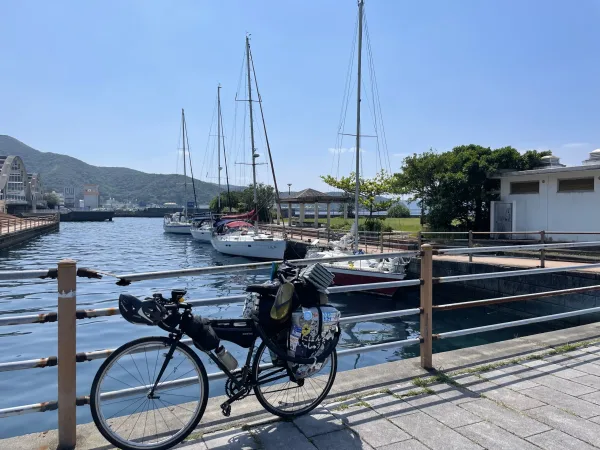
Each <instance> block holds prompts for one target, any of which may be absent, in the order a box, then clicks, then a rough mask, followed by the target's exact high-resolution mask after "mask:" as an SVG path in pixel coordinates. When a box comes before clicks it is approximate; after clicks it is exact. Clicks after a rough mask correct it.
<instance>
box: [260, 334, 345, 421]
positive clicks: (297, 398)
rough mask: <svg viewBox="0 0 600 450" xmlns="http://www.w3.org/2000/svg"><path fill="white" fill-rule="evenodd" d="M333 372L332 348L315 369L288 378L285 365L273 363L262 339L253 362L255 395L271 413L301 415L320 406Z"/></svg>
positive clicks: (335, 370) (327, 391) (333, 358)
mask: <svg viewBox="0 0 600 450" xmlns="http://www.w3.org/2000/svg"><path fill="white" fill-rule="evenodd" d="M282 364H284V365H285V364H287V363H285V362H284V363H282ZM336 373H337V353H336V351H335V349H334V350H333V352H331V356H329V358H327V359H326V360H325V362H324V363H323V366H322V367H321V369H320V370H319V371H318V372H316V373H313V374H312V375H310V376H308V377H306V378H303V379H301V380H299V381H292V380H290V378H289V376H288V375H287V371H286V368H285V366H282V365H275V366H273V361H272V359H271V354H270V352H269V348H268V347H267V346H266V345H265V343H264V342H261V343H260V345H259V347H258V349H257V350H256V355H255V356H254V362H253V363H252V376H253V380H254V382H255V383H256V385H255V386H254V393H255V394H256V399H257V400H258V401H259V403H260V404H261V405H262V406H263V407H264V408H265V409H266V410H267V411H269V412H270V413H271V414H275V415H276V416H279V417H284V418H290V417H297V416H301V415H303V414H306V413H308V412H310V411H312V410H313V409H315V408H316V407H317V406H319V404H320V403H321V402H322V401H323V400H324V399H325V397H327V394H329V391H330V390H331V387H332V386H333V382H334V381H335V375H336Z"/></svg>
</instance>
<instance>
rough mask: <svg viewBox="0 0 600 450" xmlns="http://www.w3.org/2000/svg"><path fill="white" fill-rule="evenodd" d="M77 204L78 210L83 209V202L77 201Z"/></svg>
mask: <svg viewBox="0 0 600 450" xmlns="http://www.w3.org/2000/svg"><path fill="white" fill-rule="evenodd" d="M77 203H78V205H79V207H80V208H83V207H84V203H83V200H79V201H78V202H77Z"/></svg>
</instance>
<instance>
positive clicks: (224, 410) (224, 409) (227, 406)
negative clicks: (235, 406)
mask: <svg viewBox="0 0 600 450" xmlns="http://www.w3.org/2000/svg"><path fill="white" fill-rule="evenodd" d="M221 412H222V413H223V415H224V416H225V417H229V416H230V415H231V405H230V404H228V403H223V404H222V405H221Z"/></svg>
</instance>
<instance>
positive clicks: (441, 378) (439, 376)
mask: <svg viewBox="0 0 600 450" xmlns="http://www.w3.org/2000/svg"><path fill="white" fill-rule="evenodd" d="M432 378H433V380H434V382H438V383H446V384H449V385H451V386H457V385H458V383H457V382H456V381H454V380H453V379H452V378H450V376H449V375H448V374H447V373H446V372H441V371H440V372H436V374H435V375H434V376H433V377H432ZM430 384H431V383H430Z"/></svg>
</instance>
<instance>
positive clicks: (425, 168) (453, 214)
mask: <svg viewBox="0 0 600 450" xmlns="http://www.w3.org/2000/svg"><path fill="white" fill-rule="evenodd" d="M549 154H551V152H538V151H533V150H532V151H528V152H526V153H524V154H520V153H519V152H518V151H517V150H516V149H514V148H512V147H503V148H499V149H495V150H492V149H490V148H489V147H481V146H479V145H462V146H459V147H455V148H453V149H452V150H451V151H448V152H443V153H435V152H433V151H431V150H430V151H428V152H425V153H423V154H421V155H417V154H413V155H412V156H409V157H407V158H405V160H404V162H403V165H402V171H401V172H400V173H399V174H396V175H395V188H394V192H395V193H396V194H408V195H410V196H411V199H410V201H417V202H418V203H419V205H420V206H421V208H422V211H424V210H427V223H428V224H429V226H430V227H431V228H432V229H434V230H437V231H441V230H448V229H452V228H454V227H458V228H460V229H462V230H469V229H472V230H476V231H485V230H487V229H489V213H490V211H489V205H490V201H491V200H496V199H497V198H498V195H497V190H498V188H499V182H498V180H497V179H492V178H491V176H492V175H494V174H495V173H497V172H498V171H500V170H507V169H509V170H528V169H533V168H535V167H537V166H539V165H540V162H541V158H542V157H543V156H546V155H549Z"/></svg>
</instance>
